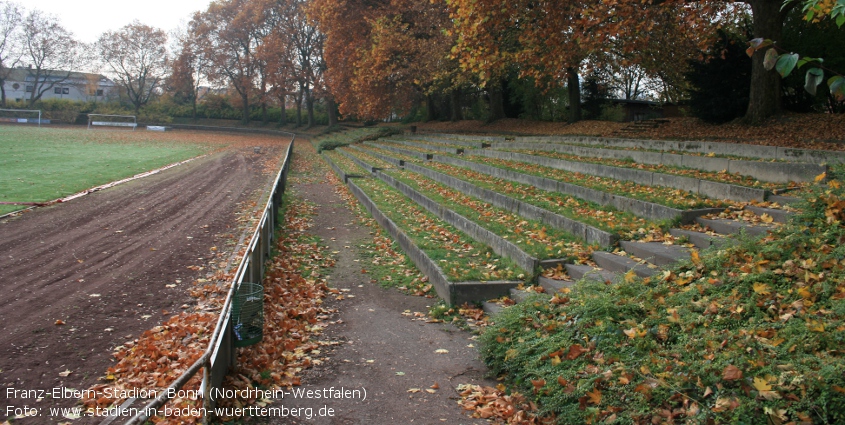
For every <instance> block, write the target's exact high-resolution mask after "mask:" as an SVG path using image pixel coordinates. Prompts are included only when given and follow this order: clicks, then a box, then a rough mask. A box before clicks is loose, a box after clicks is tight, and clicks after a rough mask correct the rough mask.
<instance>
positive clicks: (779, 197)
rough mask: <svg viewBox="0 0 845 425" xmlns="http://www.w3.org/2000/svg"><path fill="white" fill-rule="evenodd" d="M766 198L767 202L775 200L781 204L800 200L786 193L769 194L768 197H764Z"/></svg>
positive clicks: (794, 202)
mask: <svg viewBox="0 0 845 425" xmlns="http://www.w3.org/2000/svg"><path fill="white" fill-rule="evenodd" d="M766 200H767V201H769V202H777V203H778V204H781V205H791V204H797V203H799V202H801V198H796V197H794V196H786V195H769V196H768V197H766Z"/></svg>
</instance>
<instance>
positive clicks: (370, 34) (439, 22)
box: [309, 0, 460, 119]
mask: <svg viewBox="0 0 845 425" xmlns="http://www.w3.org/2000/svg"><path fill="white" fill-rule="evenodd" d="M309 14H310V16H312V17H313V18H314V19H315V20H316V21H317V22H318V25H319V27H320V29H321V31H323V32H324V33H325V34H326V41H325V47H324V49H325V53H324V54H325V58H326V75H325V79H326V83H327V86H328V88H329V89H330V91H331V93H332V95H333V97H334V98H335V99H337V101H338V103H339V108H340V112H341V113H343V114H350V115H356V116H358V117H359V118H364V119H371V118H386V117H388V116H390V115H391V114H393V113H394V112H396V111H400V112H407V111H409V110H410V109H412V107H413V106H414V105H415V104H417V103H418V102H420V101H421V100H422V99H427V101H428V106H429V108H428V109H429V110H432V109H433V101H432V99H433V97H434V96H433V95H434V94H435V93H437V92H438V91H439V90H446V91H449V92H455V91H456V90H457V86H458V85H459V84H460V83H458V84H453V83H454V82H455V80H456V79H455V78H454V77H455V72H454V71H455V70H456V69H457V66H456V65H457V64H456V62H453V61H450V60H448V52H449V49H450V48H451V46H452V38H453V37H452V36H451V35H449V34H448V33H446V32H445V31H444V30H443V29H444V28H446V27H447V26H448V23H449V16H448V11H447V9H446V8H445V6H444V4H442V3H440V2H428V1H423V2H421V1H413V0H380V1H365V0H314V1H312V3H311V6H310V7H309ZM453 103H455V102H453ZM431 115H432V114H429V116H431Z"/></svg>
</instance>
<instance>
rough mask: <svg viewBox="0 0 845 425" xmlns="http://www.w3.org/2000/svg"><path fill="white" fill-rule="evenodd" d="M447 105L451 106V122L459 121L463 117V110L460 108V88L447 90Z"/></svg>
mask: <svg viewBox="0 0 845 425" xmlns="http://www.w3.org/2000/svg"><path fill="white" fill-rule="evenodd" d="M449 106H451V108H452V116H451V117H450V119H451V120H452V122H455V121H461V120H463V119H464V113H463V110H461V89H459V88H457V89H454V90H452V91H451V92H449Z"/></svg>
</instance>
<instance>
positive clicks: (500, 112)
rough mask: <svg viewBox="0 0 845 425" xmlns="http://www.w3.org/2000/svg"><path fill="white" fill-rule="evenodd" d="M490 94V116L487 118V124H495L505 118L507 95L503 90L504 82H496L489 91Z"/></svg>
mask: <svg viewBox="0 0 845 425" xmlns="http://www.w3.org/2000/svg"><path fill="white" fill-rule="evenodd" d="M487 91H488V93H489V94H490V116H488V117H487V122H493V121H496V120H500V119H502V118H504V117H505V94H504V89H503V88H502V82H501V81H496V82H495V83H494V84H491V85H490V86H489V88H488V89H487Z"/></svg>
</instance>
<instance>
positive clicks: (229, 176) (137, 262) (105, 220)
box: [0, 143, 286, 424]
mask: <svg viewBox="0 0 845 425" xmlns="http://www.w3.org/2000/svg"><path fill="white" fill-rule="evenodd" d="M283 144H285V145H286V143H279V145H283ZM283 147H284V146H273V147H266V148H264V149H263V153H262V154H256V153H254V152H253V151H252V148H249V149H246V148H241V149H231V150H228V151H225V152H223V153H217V154H214V155H210V156H208V157H203V158H200V159H198V160H195V161H192V162H189V163H187V164H184V165H181V166H178V167H175V168H172V169H170V170H167V171H164V172H162V173H160V174H156V175H153V176H150V177H146V178H143V179H139V180H135V181H132V182H129V183H126V184H123V185H120V186H117V187H114V188H111V189H107V190H103V191H100V192H96V193H93V194H90V195H88V196H84V197H82V198H79V199H76V200H73V201H70V202H67V203H64V204H59V205H55V206H52V207H46V208H41V209H37V210H35V211H33V212H29V213H26V214H23V215H22V216H21V217H18V218H14V219H11V220H3V221H0V285H2V290H0V391H2V393H0V409H3V410H2V411H0V418H3V417H7V416H14V412H13V411H9V410H7V409H8V407H9V406H15V407H22V406H24V405H26V406H29V407H35V408H38V409H40V411H39V412H40V414H41V417H38V418H26V419H24V420H21V421H15V423H39V424H40V423H54V422H57V421H60V420H61V421H64V422H66V421H67V419H64V418H61V417H49V408H50V407H58V406H64V407H70V406H73V405H74V404H75V402H76V401H77V400H76V399H73V398H69V399H64V400H51V399H50V398H48V397H46V396H45V397H43V400H36V398H35V397H33V398H28V399H27V398H24V397H22V395H25V394H20V393H17V394H15V393H13V392H11V391H10V389H15V390H48V391H50V390H52V389H53V388H74V389H78V390H80V389H86V388H89V387H90V386H92V385H94V384H96V383H98V378H100V377H101V376H102V375H103V374H104V373H105V371H106V369H107V368H108V367H109V366H110V365H111V364H112V350H113V348H114V347H115V346H117V345H120V344H123V343H124V342H126V341H130V340H132V339H134V338H137V337H138V336H139V335H140V334H141V333H142V332H143V331H145V330H147V329H150V328H152V327H154V326H156V325H158V324H160V323H161V322H162V321H164V320H166V319H167V318H169V317H170V316H171V315H172V313H173V312H177V311H179V310H180V308H183V306H184V307H188V305H190V306H193V300H192V299H191V297H190V296H189V295H187V292H188V289H189V288H190V286H191V284H192V282H193V281H194V280H196V279H197V278H199V277H203V276H202V274H204V273H205V272H201V271H191V270H190V269H188V268H187V267H188V266H193V265H198V266H203V265H205V264H206V263H207V262H208V261H210V260H212V259H213V258H214V256H215V255H216V254H215V252H214V251H211V248H212V247H215V246H220V247H221V248H222V245H223V244H224V243H226V241H228V240H231V239H232V236H231V234H232V233H235V232H236V230H235V227H236V219H235V212H236V211H237V203H239V202H243V201H246V200H248V199H252V198H255V197H254V196H251V195H252V194H254V193H255V192H256V191H263V190H264V188H265V187H266V186H267V183H268V181H269V180H270V179H272V177H274V176H270V175H268V173H267V172H266V170H264V167H263V163H264V162H265V161H267V159H268V157H269V156H270V155H273V156H276V157H279V156H280V155H281V154H282V153H281V152H282V149H283ZM224 235H225V236H224ZM166 285H175V286H172V287H167V286H166ZM186 304H187V305H186ZM165 312H166V313H165ZM57 320H61V321H62V322H64V324H63V325H57V324H56V323H57ZM66 371H71V373H70V374H69V375H67V376H62V375H64V374H63V373H62V372H66ZM28 396H35V395H32V394H29V395H28ZM18 413H20V412H18ZM92 422H93V423H96V422H97V421H91V420H89V421H86V420H85V419H84V418H83V419H78V420H75V421H73V422H72V423H73V424H79V423H92Z"/></svg>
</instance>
